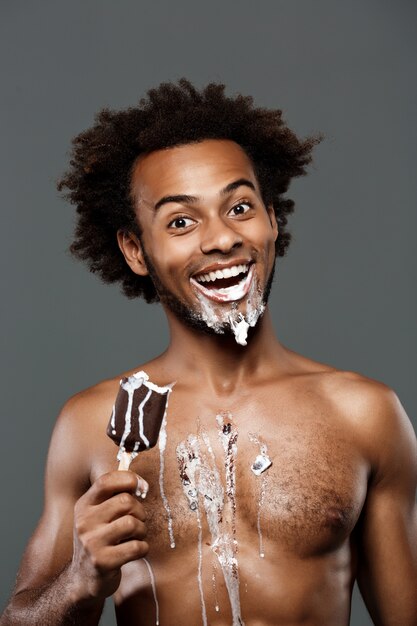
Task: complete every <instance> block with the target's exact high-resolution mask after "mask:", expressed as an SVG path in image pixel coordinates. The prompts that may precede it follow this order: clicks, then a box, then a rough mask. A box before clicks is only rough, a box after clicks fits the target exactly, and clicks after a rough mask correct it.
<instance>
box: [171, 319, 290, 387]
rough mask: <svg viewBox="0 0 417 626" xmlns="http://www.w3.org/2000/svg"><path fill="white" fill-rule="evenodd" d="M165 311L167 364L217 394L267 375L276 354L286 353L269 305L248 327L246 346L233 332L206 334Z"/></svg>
mask: <svg viewBox="0 0 417 626" xmlns="http://www.w3.org/2000/svg"><path fill="white" fill-rule="evenodd" d="M166 313H167V317H168V323H169V327H170V336H171V339H170V344H169V347H168V350H167V351H166V352H165V355H164V357H165V363H166V365H167V366H168V367H169V369H171V370H172V371H173V372H175V376H178V377H179V376H180V375H181V378H183V379H186V380H189V381H190V382H191V381H193V383H194V384H203V385H205V386H206V388H207V387H209V388H210V389H211V390H212V391H213V392H214V393H216V394H220V395H221V394H226V393H227V394H230V393H231V392H232V391H233V390H235V389H237V388H239V387H240V386H241V385H242V384H246V382H247V381H249V380H254V379H259V378H262V377H265V376H267V374H268V372H269V371H270V370H271V367H272V365H273V364H276V363H277V358H278V359H279V356H280V355H281V356H282V357H283V356H284V352H285V349H284V348H283V347H282V346H281V344H280V343H279V341H278V339H277V338H276V336H275V333H274V329H273V326H272V321H271V316H270V313H269V309H268V308H266V310H265V313H264V315H263V316H262V317H261V318H260V319H259V320H258V322H257V324H256V326H255V327H254V328H251V329H250V330H249V334H248V342H247V345H246V346H241V345H239V344H237V343H236V341H235V339H234V337H233V335H231V334H227V335H226V334H224V335H211V334H210V335H209V334H205V333H202V332H200V331H197V330H194V329H192V328H190V327H188V326H186V325H185V324H183V323H182V322H181V321H180V320H179V319H178V318H177V317H175V316H174V315H173V314H172V313H171V312H170V311H166Z"/></svg>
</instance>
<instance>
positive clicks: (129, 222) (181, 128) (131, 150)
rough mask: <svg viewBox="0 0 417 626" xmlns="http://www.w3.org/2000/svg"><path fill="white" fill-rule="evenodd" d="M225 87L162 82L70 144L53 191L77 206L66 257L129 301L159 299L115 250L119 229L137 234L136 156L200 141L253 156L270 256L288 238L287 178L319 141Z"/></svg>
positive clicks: (302, 168) (301, 169) (105, 113)
mask: <svg viewBox="0 0 417 626" xmlns="http://www.w3.org/2000/svg"><path fill="white" fill-rule="evenodd" d="M224 92H225V85H223V84H217V83H210V84H208V85H207V86H206V87H205V88H204V89H202V90H200V91H198V90H197V89H196V88H195V87H194V86H193V85H192V84H191V82H190V81H188V80H187V79H185V78H182V79H180V80H179V81H178V83H161V85H159V87H157V88H154V89H150V90H149V91H148V92H147V97H146V98H142V99H141V100H140V102H139V105H138V106H136V107H130V108H128V109H126V110H122V111H111V110H108V109H103V110H102V111H100V112H99V113H98V114H97V116H96V118H95V124H94V125H93V126H92V127H91V128H89V129H87V130H86V131H84V132H82V133H80V134H79V135H77V136H76V137H75V138H74V139H73V141H72V155H71V160H70V167H69V170H68V171H67V172H66V173H65V174H64V175H63V177H62V178H61V179H60V180H59V181H58V190H59V191H62V190H64V189H66V190H67V191H66V192H65V197H66V198H67V199H68V200H69V201H70V202H71V203H73V204H74V205H76V207H77V213H78V220H77V225H76V230H75V238H74V241H73V243H72V245H71V246H70V251H71V253H72V254H73V255H74V256H76V257H77V258H78V259H81V260H83V261H86V262H87V264H88V266H89V269H90V271H92V272H94V273H97V274H99V276H100V277H101V279H102V280H103V281H104V282H106V283H114V282H120V283H121V284H122V290H123V292H124V293H125V295H126V296H128V297H129V298H134V297H138V296H143V297H144V298H145V300H146V301H147V302H156V301H158V299H159V298H158V295H157V293H156V290H155V287H154V285H153V283H152V280H151V279H150V278H149V276H145V277H141V276H137V275H136V274H135V273H134V272H132V270H131V269H130V268H129V266H128V265H127V263H126V262H125V259H124V257H123V255H122V253H121V251H120V249H119V246H118V243H117V237H116V233H117V231H118V230H124V231H130V232H136V233H137V234H139V235H140V231H139V225H138V223H137V220H136V219H135V212H134V206H133V200H132V197H131V175H132V169H133V166H134V164H135V162H136V159H137V158H138V156H139V155H143V154H146V153H150V152H152V151H154V150H159V149H162V148H169V147H173V146H178V145H184V144H188V143H194V142H198V141H202V140H204V139H229V140H232V141H235V142H236V143H237V144H239V145H240V146H241V147H242V148H243V149H244V150H245V152H246V154H247V155H248V156H249V158H250V159H251V161H252V163H253V166H254V171H255V174H256V176H257V179H258V182H259V186H260V190H261V193H262V198H263V201H264V203H265V204H266V205H269V204H272V205H273V207H274V210H275V214H276V217H277V221H278V228H279V235H278V238H277V241H276V255H277V256H284V254H285V252H286V250H287V248H288V245H289V243H290V240H291V235H290V233H289V232H288V231H287V230H286V224H287V216H288V214H289V213H292V211H293V210H294V202H293V201H292V200H289V199H287V198H284V197H283V194H284V193H285V192H286V191H287V189H288V186H289V184H290V181H291V179H292V178H294V177H296V176H302V175H304V174H305V173H306V166H307V165H308V164H309V163H310V161H311V152H312V149H313V147H314V145H315V144H317V143H318V142H319V141H320V137H319V136H316V137H308V138H306V139H305V140H300V139H299V138H298V137H297V136H296V135H295V134H294V133H293V132H292V131H291V130H290V129H289V128H288V127H287V126H286V125H285V123H284V122H283V120H282V112H281V111H280V110H278V109H265V108H257V107H255V106H254V104H253V99H252V97H250V96H242V95H240V94H239V95H237V96H236V97H228V96H226V95H225V93H224Z"/></svg>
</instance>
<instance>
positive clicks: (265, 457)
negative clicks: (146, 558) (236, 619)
mask: <svg viewBox="0 0 417 626" xmlns="http://www.w3.org/2000/svg"><path fill="white" fill-rule="evenodd" d="M165 428H166V437H163V438H162V441H163V442H166V443H165V445H160V446H159V447H158V446H157V447H156V448H154V449H153V450H150V451H148V452H145V453H142V455H139V457H138V458H137V459H136V460H135V462H134V465H133V467H132V469H134V470H135V471H137V472H138V473H139V474H141V475H142V476H143V477H144V478H145V479H146V480H147V481H148V482H149V484H150V491H149V495H148V498H147V501H146V508H147V516H148V520H147V525H148V539H149V543H150V546H151V549H152V551H153V552H154V554H155V555H156V554H157V553H163V552H165V551H170V545H173V544H175V546H176V547H177V548H181V547H186V546H187V545H188V544H189V542H190V539H192V540H193V541H194V539H197V538H198V536H200V538H201V539H202V543H203V545H204V544H206V545H210V546H211V549H213V546H214V550H215V549H216V545H217V544H218V545H219V550H221V549H223V548H221V545H223V544H228V545H233V544H234V545H238V544H239V543H245V544H246V545H252V546H253V549H254V550H257V551H259V553H263V552H264V551H265V550H268V549H271V548H272V546H279V547H280V549H283V550H288V551H290V552H291V553H295V554H297V555H299V556H300V557H304V556H312V555H317V554H320V553H325V552H328V551H331V550H335V549H336V548H337V547H338V545H341V544H342V543H343V542H344V541H345V539H346V537H347V536H348V535H349V534H350V533H351V531H352V530H353V528H354V526H355V524H356V521H357V519H358V517H359V514H360V511H361V508H362V505H363V502H364V499H365V495H366V480H367V468H366V463H365V462H364V460H363V459H362V458H361V456H360V453H359V451H358V449H357V447H356V446H355V443H354V440H353V439H352V437H351V436H350V434H349V432H348V431H347V430H346V428H344V427H343V425H341V424H340V423H339V422H338V420H337V419H336V418H334V417H333V416H331V415H326V414H323V413H322V412H320V413H319V414H318V413H317V411H312V410H311V408H309V407H308V406H305V407H300V408H299V409H297V410H293V411H290V412H288V411H284V410H283V409H280V407H279V406H276V404H275V403H274V405H272V403H270V402H266V403H264V404H262V405H259V404H257V405H256V406H254V405H247V406H238V407H237V409H236V410H233V411H232V410H230V409H229V408H227V409H223V408H219V409H217V410H216V408H215V407H207V406H204V407H202V406H201V405H198V406H194V407H192V406H191V405H190V404H189V405H188V409H187V410H186V411H184V410H183V409H182V408H181V407H180V406H179V404H176V403H175V402H174V403H172V406H170V409H169V411H168V418H167V423H166V426H165ZM160 443H161V439H160ZM101 471H102V470H101Z"/></svg>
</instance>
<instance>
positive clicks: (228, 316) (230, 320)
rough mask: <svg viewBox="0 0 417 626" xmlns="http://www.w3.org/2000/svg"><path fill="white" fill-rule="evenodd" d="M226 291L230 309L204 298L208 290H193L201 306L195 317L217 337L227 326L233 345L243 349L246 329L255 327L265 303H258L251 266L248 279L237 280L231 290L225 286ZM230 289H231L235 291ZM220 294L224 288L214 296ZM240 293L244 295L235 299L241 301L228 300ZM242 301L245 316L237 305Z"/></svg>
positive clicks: (259, 296) (259, 299)
mask: <svg viewBox="0 0 417 626" xmlns="http://www.w3.org/2000/svg"><path fill="white" fill-rule="evenodd" d="M242 284H243V288H242ZM227 290H229V292H228V294H227V295H228V298H227V300H226V302H231V303H232V307H231V308H230V307H228V306H225V305H224V304H219V301H218V300H217V298H216V300H214V299H213V298H212V297H208V296H207V295H206V292H208V290H206V289H204V291H203V290H202V289H195V293H196V296H197V298H198V300H199V302H200V307H201V309H200V311H199V313H198V314H197V315H198V318H199V319H200V320H202V321H203V322H205V323H206V324H207V326H208V327H209V328H212V329H213V330H214V331H215V332H216V333H218V334H224V332H225V328H227V327H229V328H230V329H231V330H232V332H233V334H234V336H235V340H236V343H238V344H239V345H241V346H246V345H247V336H248V330H249V328H250V327H252V328H253V327H254V326H255V325H256V323H257V321H258V319H259V318H260V316H261V315H262V313H263V312H264V310H265V304H264V303H263V301H262V293H261V291H260V289H259V287H258V281H257V277H256V274H255V271H254V266H251V268H250V271H249V273H248V276H247V277H246V278H245V280H244V281H241V283H239V285H236V286H234V287H228V288H227ZM231 290H235V292H233V291H231ZM221 291H223V292H225V291H226V289H222V290H220V289H219V290H217V291H216V296H217V294H218V293H220V292H221ZM242 292H243V293H244V295H243V296H240V298H239V300H240V301H241V302H238V301H237V300H238V299H234V297H233V298H232V295H233V296H234V295H235V294H240V293H242ZM208 295H209V296H211V295H212V293H211V292H209V294H208ZM223 302H224V301H223ZM244 302H246V313H245V314H243V313H241V312H240V311H239V305H240V304H241V303H242V304H243V303H244Z"/></svg>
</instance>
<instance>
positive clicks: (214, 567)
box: [211, 561, 220, 613]
mask: <svg viewBox="0 0 417 626" xmlns="http://www.w3.org/2000/svg"><path fill="white" fill-rule="evenodd" d="M216 574H217V565H216V563H215V561H213V563H212V572H211V586H212V589H213V597H214V609H215V611H216V612H217V613H219V611H220V606H219V599H218V597H217V583H216Z"/></svg>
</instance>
